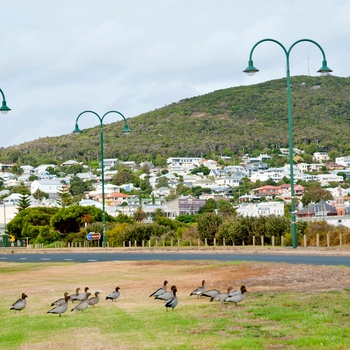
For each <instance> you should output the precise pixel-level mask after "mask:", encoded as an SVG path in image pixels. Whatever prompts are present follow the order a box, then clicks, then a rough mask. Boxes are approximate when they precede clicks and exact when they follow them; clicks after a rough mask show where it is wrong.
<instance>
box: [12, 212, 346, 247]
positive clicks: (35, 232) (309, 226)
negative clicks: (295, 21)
mask: <svg viewBox="0 0 350 350" xmlns="http://www.w3.org/2000/svg"><path fill="white" fill-rule="evenodd" d="M139 210H140V211H142V208H140V209H139ZM137 215H139V214H137ZM137 215H136V214H135V216H134V218H130V217H128V216H125V215H123V214H119V215H118V216H117V217H116V218H115V217H111V216H109V215H108V214H107V216H106V219H107V225H106V236H107V241H108V244H109V245H110V246H123V244H129V242H132V245H134V242H135V241H136V242H137V244H138V245H139V246H140V245H141V244H142V241H144V243H146V242H147V241H149V240H153V242H154V241H156V240H157V241H159V242H164V243H165V244H167V245H170V242H171V240H173V242H174V243H175V244H176V242H177V240H181V244H182V245H189V244H191V243H190V242H192V241H194V240H197V239H200V241H201V242H202V244H204V243H205V242H206V243H207V244H209V245H212V244H213V242H214V239H215V240H216V242H217V243H218V244H220V245H222V244H223V243H224V242H225V244H226V245H242V244H245V245H251V244H253V237H255V243H256V244H260V243H261V237H262V236H263V237H264V243H265V244H266V245H271V244H272V237H273V236H274V237H275V244H276V245H280V244H281V237H282V236H283V237H284V244H285V245H291V234H290V217H289V216H282V217H277V216H274V215H271V216H268V217H258V218H257V217H244V216H241V215H237V214H236V213H231V214H227V213H225V212H221V213H220V212H217V211H205V212H203V214H198V215H182V216H179V217H178V219H176V220H171V219H169V218H167V217H165V216H164V213H162V212H161V211H158V212H157V213H156V214H155V215H154V221H153V222H152V223H150V224H149V223H147V224H146V223H144V222H142V221H137V220H136V219H137ZM101 221H102V211H101V210H100V209H97V208H95V207H93V206H86V207H83V206H79V205H72V206H70V207H67V208H61V209H58V208H47V207H35V208H26V209H23V210H21V211H20V212H19V213H18V214H17V215H16V217H15V218H14V219H13V220H11V222H9V223H8V225H7V232H8V233H9V234H11V235H14V236H15V237H16V239H24V238H29V239H30V243H31V244H35V243H42V244H45V245H46V246H50V244H53V243H55V242H63V243H64V244H67V243H74V242H81V243H82V242H83V241H84V240H86V235H87V233H88V232H102V222H101ZM316 233H319V234H320V239H321V243H322V242H324V241H325V239H326V238H325V237H326V234H327V233H330V234H331V240H332V244H339V239H340V238H339V234H340V233H342V235H343V243H344V244H347V243H350V230H349V229H348V228H346V227H344V226H337V227H335V226H332V225H328V224H327V223H326V222H320V221H315V222H310V223H307V222H304V221H302V222H298V223H297V240H298V242H299V244H302V243H303V235H304V234H306V235H307V239H308V242H309V244H311V245H315V240H316V238H315V237H316ZM153 244H154V243H153Z"/></svg>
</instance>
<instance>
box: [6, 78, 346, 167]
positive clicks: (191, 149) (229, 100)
mask: <svg viewBox="0 0 350 350" xmlns="http://www.w3.org/2000/svg"><path fill="white" fill-rule="evenodd" d="M292 104H293V142H294V146H295V147H299V148H305V147H307V145H309V144H313V143H314V144H317V145H318V147H319V148H320V149H323V150H327V151H331V150H333V151H338V152H339V153H340V154H350V134H349V122H350V78H339V77H333V76H328V77H322V76H320V77H308V76H297V77H292ZM128 124H129V127H130V128H131V129H132V133H131V134H129V135H123V134H121V130H122V128H123V122H122V121H120V122H117V123H112V124H107V125H105V126H104V145H105V158H120V159H123V160H136V161H142V160H146V159H148V160H153V161H155V162H156V163H159V162H161V161H162V160H164V158H166V157H169V156H201V157H205V156H211V157H212V156H214V155H219V154H222V155H224V154H227V155H232V154H233V155H234V154H236V155H242V154H244V153H250V154H251V153H252V152H254V151H267V152H268V151H269V150H270V151H273V150H274V149H276V148H280V147H288V122H287V97H286V79H278V80H273V81H268V82H265V83H261V84H257V85H252V86H239V87H234V88H229V89H223V90H219V91H215V92H212V93H208V94H206V95H202V96H197V97H192V98H188V99H184V100H181V101H179V102H177V103H173V104H171V105H168V106H166V107H163V108H160V109H157V110H154V111H152V112H149V113H145V114H142V115H140V116H137V117H134V118H131V119H128ZM99 152H100V148H99V127H94V128H91V129H85V130H83V132H82V133H81V134H79V135H73V134H68V135H62V136H60V137H43V138H40V139H38V140H35V141H32V142H26V143H23V144H21V145H18V146H12V147H7V148H2V149H0V162H3V163H4V162H18V161H20V162H21V163H22V164H24V163H29V164H34V165H35V164H37V163H38V162H43V161H47V160H52V159H56V160H58V161H64V160H67V159H77V160H81V161H85V162H89V161H96V160H97V159H99Z"/></svg>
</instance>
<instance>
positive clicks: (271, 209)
mask: <svg viewBox="0 0 350 350" xmlns="http://www.w3.org/2000/svg"><path fill="white" fill-rule="evenodd" d="M237 213H238V214H241V215H243V216H254V217H259V216H269V215H276V216H283V215H284V202H262V203H242V204H240V205H239V207H238V208H237Z"/></svg>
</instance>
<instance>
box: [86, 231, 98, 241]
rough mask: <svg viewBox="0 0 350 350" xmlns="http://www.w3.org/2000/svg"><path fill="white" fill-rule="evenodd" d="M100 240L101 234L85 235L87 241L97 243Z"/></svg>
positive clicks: (90, 233)
mask: <svg viewBox="0 0 350 350" xmlns="http://www.w3.org/2000/svg"><path fill="white" fill-rule="evenodd" d="M100 238H101V234H100V233H98V232H97V233H96V232H89V233H88V234H87V235H86V239H87V240H88V241H97V240H99V239H100Z"/></svg>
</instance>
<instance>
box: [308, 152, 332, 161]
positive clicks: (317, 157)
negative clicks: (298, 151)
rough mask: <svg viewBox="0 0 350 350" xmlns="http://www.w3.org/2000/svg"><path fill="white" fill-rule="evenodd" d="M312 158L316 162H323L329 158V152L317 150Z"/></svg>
mask: <svg viewBox="0 0 350 350" xmlns="http://www.w3.org/2000/svg"><path fill="white" fill-rule="evenodd" d="M312 159H313V160H314V161H316V162H319V163H322V162H326V161H328V160H329V155H328V152H315V153H314V154H313V157H312Z"/></svg>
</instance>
